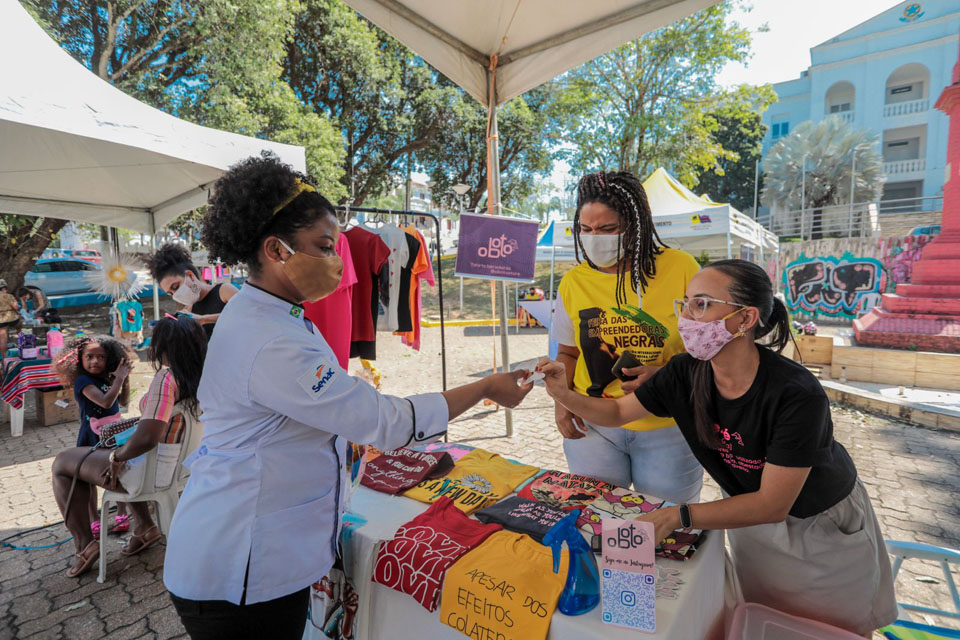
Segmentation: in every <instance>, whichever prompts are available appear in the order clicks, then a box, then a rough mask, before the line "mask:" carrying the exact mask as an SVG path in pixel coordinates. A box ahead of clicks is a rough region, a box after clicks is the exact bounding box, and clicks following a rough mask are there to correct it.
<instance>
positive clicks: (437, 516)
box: [373, 497, 503, 611]
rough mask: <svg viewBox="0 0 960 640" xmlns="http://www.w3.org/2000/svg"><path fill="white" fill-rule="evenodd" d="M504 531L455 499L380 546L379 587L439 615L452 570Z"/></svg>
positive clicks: (445, 500)
mask: <svg viewBox="0 0 960 640" xmlns="http://www.w3.org/2000/svg"><path fill="white" fill-rule="evenodd" d="M501 529H503V527H501V526H500V525H498V524H483V523H482V522H480V521H479V520H473V519H471V518H470V517H468V516H467V515H465V514H464V513H463V512H462V511H460V509H458V508H457V506H456V505H455V504H454V502H453V501H452V500H450V498H446V497H440V498H437V499H436V501H434V503H433V504H431V505H430V508H429V509H427V510H426V511H424V512H423V513H421V514H420V515H418V516H417V517H416V518H414V519H413V520H411V521H410V522H408V523H406V524H405V525H403V526H401V527H400V529H398V530H397V534H396V535H395V536H394V537H393V540H388V541H386V542H384V543H382V544H381V545H380V551H379V552H378V553H377V562H376V564H375V565H374V567H373V581H374V582H378V583H380V584H382V585H386V586H388V587H390V588H391V589H394V590H396V591H399V592H401V593H406V594H408V595H411V596H413V599H414V600H416V601H417V602H419V603H420V604H421V606H423V608H424V609H426V610H427V611H436V609H437V605H438V604H439V603H438V600H439V598H440V589H441V588H442V587H443V577H444V576H445V575H446V573H447V569H448V568H450V566H451V565H453V563H454V562H456V561H457V560H459V559H460V556H462V555H463V554H465V553H466V552H467V551H470V549H473V548H474V547H476V546H477V545H479V544H480V543H481V542H483V541H484V540H486V539H487V538H488V537H489V536H490V535H492V534H494V533H496V532H497V531H500V530H501Z"/></svg>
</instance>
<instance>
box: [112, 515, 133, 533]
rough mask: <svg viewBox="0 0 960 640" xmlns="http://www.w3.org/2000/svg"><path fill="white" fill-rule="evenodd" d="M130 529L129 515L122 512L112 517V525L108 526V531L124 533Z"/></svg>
mask: <svg viewBox="0 0 960 640" xmlns="http://www.w3.org/2000/svg"><path fill="white" fill-rule="evenodd" d="M127 531H130V516H128V515H126V514H122V515H119V516H115V517H114V518H113V526H112V527H110V533H126V532H127Z"/></svg>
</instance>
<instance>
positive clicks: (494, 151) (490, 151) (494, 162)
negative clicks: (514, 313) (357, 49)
mask: <svg viewBox="0 0 960 640" xmlns="http://www.w3.org/2000/svg"><path fill="white" fill-rule="evenodd" d="M494 69H496V62H495V61H494V62H493V64H492V65H491V69H490V70H488V71H487V96H488V98H489V103H488V106H487V109H488V114H487V117H488V120H487V213H489V214H490V215H498V214H499V213H500V140H499V132H498V129H497V98H496V93H497V92H496V76H495V75H494ZM500 286H501V292H502V298H503V304H501V305H500V355H501V356H502V361H503V371H505V372H509V371H510V344H509V339H508V336H507V333H508V331H509V328H510V325H508V324H507V283H506V282H502V283H501V285H500ZM503 417H504V421H505V422H506V427H507V437H508V438H509V437H512V436H513V412H512V411H511V410H510V409H507V408H504V412H503Z"/></svg>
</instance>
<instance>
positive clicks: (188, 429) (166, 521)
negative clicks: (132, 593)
mask: <svg viewBox="0 0 960 640" xmlns="http://www.w3.org/2000/svg"><path fill="white" fill-rule="evenodd" d="M173 413H174V415H176V414H177V413H182V414H183V420H184V424H183V439H182V440H181V445H182V446H181V447H180V454H179V455H178V456H177V466H176V467H175V468H174V471H173V480H172V481H171V482H170V486H169V487H162V488H161V487H157V486H156V485H157V448H154V449H153V450H152V451H149V452H147V453H146V454H144V455H145V456H146V460H145V462H144V465H145V466H144V471H143V481H142V482H141V485H140V486H139V487H136V488H133V489H131V490H130V492H129V493H123V492H120V491H104V493H103V501H102V502H101V505H100V574H99V575H98V576H97V582H103V581H104V580H105V579H106V577H107V545H106V539H107V531H108V529H107V511H108V505H110V504H116V503H117V502H156V503H157V525H158V526H159V527H160V532H161V533H162V534H163V535H165V536H166V535H168V534H169V533H170V522H171V521H172V520H173V512H174V510H176V508H177V503H178V502H179V501H180V493H181V492H183V489H184V487H185V486H186V484H187V478H189V477H190V470H189V469H187V468H186V467H185V466H183V461H184V460H185V459H186V457H187V456H189V455H190V454H191V453H192V452H193V450H194V449H196V448H197V447H198V446H199V445H200V440H201V438H202V437H203V423H202V422H200V421H199V420H197V419H196V418H194V417H193V415H192V414H191V413H190V411H189V410H188V409H187V408H186V407H184V406H183V405H180V404H177V405H176V407H175V408H174V411H173Z"/></svg>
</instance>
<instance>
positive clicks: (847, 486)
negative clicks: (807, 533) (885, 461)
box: [636, 348, 857, 518]
mask: <svg viewBox="0 0 960 640" xmlns="http://www.w3.org/2000/svg"><path fill="white" fill-rule="evenodd" d="M695 363H696V360H694V359H693V357H692V356H690V355H689V354H682V355H678V356H675V357H674V358H672V359H671V360H670V362H669V363H667V365H666V366H665V367H663V369H661V370H660V371H658V372H657V373H656V375H654V376H653V377H652V378H650V380H648V381H647V382H646V383H645V384H644V385H643V386H641V387H640V388H639V389H637V390H636V395H637V398H638V399H639V400H640V403H641V404H642V405H643V406H644V407H645V408H646V409H647V410H648V411H650V412H651V413H653V414H654V415H657V416H661V417H667V416H670V417H673V419H674V420H676V421H677V425H678V426H679V427H680V431H681V432H682V433H683V436H684V438H686V440H687V443H688V444H689V445H690V448H691V449H692V450H693V454H694V455H695V456H696V458H697V460H699V461H700V464H702V465H703V468H704V469H706V470H707V473H709V474H710V476H711V477H712V478H713V479H714V480H715V481H716V482H717V484H719V485H720V488H721V489H723V490H724V491H725V492H726V493H727V494H729V495H731V496H735V495H739V494H742V493H750V492H753V491H757V490H759V489H760V476H761V473H762V472H763V466H764V464H766V463H767V462H770V463H771V464H775V465H779V466H784V467H811V469H810V475H809V476H808V477H807V481H806V482H805V483H804V485H803V489H802V490H801V491H800V495H799V496H797V500H796V502H795V503H794V504H793V507H792V508H791V509H790V515H792V516H795V517H798V518H806V517H809V516H812V515H816V514H818V513H820V512H821V511H824V510H826V509H829V508H830V507H832V506H833V505H835V504H837V503H838V502H840V501H841V500H843V499H844V498H845V497H847V495H848V494H849V493H850V491H851V490H852V489H853V485H854V482H855V481H856V479H857V469H856V467H854V465H853V461H852V460H851V459H850V455H849V454H848V453H847V450H846V449H844V448H843V446H842V445H841V444H840V443H839V442H837V441H836V440H834V439H833V420H832V419H831V417H830V403H829V401H828V400H827V395H826V393H825V392H824V391H823V387H821V386H820V382H819V381H818V380H817V379H816V378H815V377H814V376H813V374H812V373H810V372H809V371H807V370H806V369H805V368H804V367H802V366H801V365H799V364H797V363H796V362H794V361H792V360H788V359H787V358H784V357H783V356H781V355H779V354H776V353H774V352H773V351H771V350H769V349H766V348H761V349H760V365H759V368H758V369H757V376H756V378H755V379H754V381H753V384H752V385H751V387H750V389H749V390H748V391H747V392H746V393H745V394H744V395H742V396H741V397H739V398H737V399H735V400H726V399H724V398H722V397H721V396H720V394H719V393H717V390H716V387H715V386H712V388H711V392H712V393H713V406H714V412H715V416H714V417H715V418H716V422H717V424H716V428H717V435H718V437H719V439H720V442H721V444H720V448H719V449H714V448H711V447H707V446H705V445H703V444H702V443H701V442H700V440H699V439H698V437H697V429H696V422H695V420H694V411H693V403H692V402H691V387H692V384H693V382H692V381H693V366H694V364H695Z"/></svg>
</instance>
